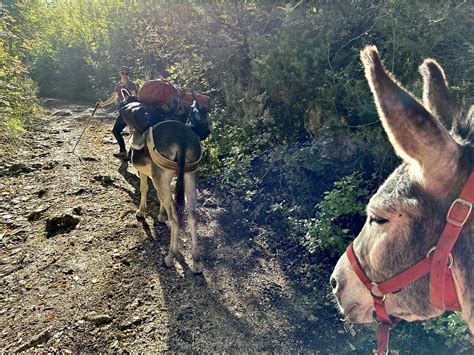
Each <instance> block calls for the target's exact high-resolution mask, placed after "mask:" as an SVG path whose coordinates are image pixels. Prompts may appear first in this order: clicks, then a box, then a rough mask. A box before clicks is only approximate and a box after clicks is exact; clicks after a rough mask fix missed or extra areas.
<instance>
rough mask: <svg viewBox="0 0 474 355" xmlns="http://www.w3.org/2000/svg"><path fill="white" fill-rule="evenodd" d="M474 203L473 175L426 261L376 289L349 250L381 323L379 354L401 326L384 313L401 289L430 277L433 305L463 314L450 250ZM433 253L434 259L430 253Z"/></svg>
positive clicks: (349, 256)
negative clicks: (388, 299) (392, 295)
mask: <svg viewBox="0 0 474 355" xmlns="http://www.w3.org/2000/svg"><path fill="white" fill-rule="evenodd" d="M473 203H474V171H473V172H471V175H470V176H469V178H468V179H467V181H466V183H465V184H464V187H463V190H462V191H461V194H460V197H459V198H458V199H456V200H455V201H454V202H453V203H452V205H451V207H450V208H449V211H448V214H447V217H446V221H447V223H446V225H445V227H444V229H443V232H442V233H441V236H440V238H439V240H438V243H437V244H436V247H434V248H432V249H431V250H430V251H429V252H428V254H427V255H426V258H424V259H423V260H421V261H419V262H418V263H416V264H415V265H413V266H411V267H410V268H408V269H407V270H405V271H403V272H401V273H400V274H398V275H396V276H394V277H392V278H390V279H388V280H387V281H384V282H382V283H381V284H379V285H377V284H376V283H374V282H372V281H371V280H370V279H369V278H368V277H367V275H366V274H365V272H364V270H363V269H362V267H361V266H360V264H359V262H358V260H357V257H356V255H355V253H354V249H353V247H352V243H351V244H350V245H349V246H348V247H347V250H346V255H347V257H348V259H349V262H350V263H351V265H352V268H353V270H354V272H355V273H356V275H357V276H358V277H359V279H360V281H362V283H363V284H364V286H365V287H366V288H367V289H368V290H369V291H370V293H371V294H372V297H373V301H374V308H375V312H376V314H377V317H378V319H379V325H378V327H377V343H378V346H377V354H387V353H388V340H389V334H390V330H391V328H392V326H393V325H395V324H396V323H398V322H399V320H400V319H398V318H392V319H391V318H390V316H389V315H388V313H387V310H386V309H385V296H386V295H387V294H389V293H393V292H395V291H398V290H400V289H402V288H403V287H405V286H407V285H409V284H411V283H412V282H414V281H416V280H418V279H419V278H421V277H423V276H424V275H426V274H428V273H431V277H430V303H431V304H432V305H433V306H434V307H436V308H438V309H441V310H443V311H444V310H445V309H449V310H460V309H461V306H460V304H459V301H458V298H457V295H456V289H455V287H454V280H453V277H452V274H451V270H450V268H451V266H452V264H453V262H454V260H453V257H452V255H451V250H452V249H453V247H454V244H455V243H456V241H457V240H458V238H459V235H460V234H461V231H462V228H463V226H464V225H465V224H466V223H467V221H468V220H469V217H470V215H471V212H472V205H473ZM433 251H434V255H433V258H430V257H431V253H432V252H433Z"/></svg>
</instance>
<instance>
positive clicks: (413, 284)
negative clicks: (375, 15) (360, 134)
mask: <svg viewBox="0 0 474 355" xmlns="http://www.w3.org/2000/svg"><path fill="white" fill-rule="evenodd" d="M361 60H362V63H363V65H364V68H365V75H366V78H367V80H368V83H369V86H370V89H371V91H372V93H373V95H374V98H375V103H376V106H377V111H378V114H379V118H380V120H381V122H382V124H383V127H384V129H385V132H386V133H387V135H388V137H389V140H390V142H391V144H392V146H393V148H394V149H395V152H396V153H397V155H399V156H400V157H401V159H402V160H403V162H402V164H401V165H400V166H399V167H398V168H397V169H396V170H395V171H394V172H393V173H392V174H391V175H390V176H389V177H388V178H387V180H386V181H385V183H384V184H383V185H382V186H381V187H380V188H379V189H378V191H377V192H376V193H375V195H373V196H372V198H371V199H370V201H369V203H368V205H367V220H366V222H365V225H364V227H363V229H362V230H361V232H360V234H359V235H358V237H357V238H356V239H355V240H354V242H353V244H352V245H351V246H350V247H349V248H348V250H347V251H346V253H344V254H343V255H342V256H341V258H340V259H339V261H338V263H337V265H336V267H335V269H334V272H333V274H332V276H331V286H332V288H333V294H334V295H335V297H336V299H337V302H338V305H339V308H340V311H341V312H342V313H343V315H344V317H345V320H347V321H349V322H353V323H369V322H372V321H373V320H374V315H375V313H376V311H377V308H378V307H377V303H379V302H378V301H380V302H381V303H383V306H384V311H385V312H386V313H385V314H386V316H387V318H388V319H397V318H400V319H405V320H408V321H414V320H422V319H427V318H431V317H434V316H437V315H439V314H441V313H442V312H443V311H444V309H445V308H448V309H449V307H448V306H446V307H444V306H443V305H441V306H440V305H439V304H436V306H435V305H433V302H432V301H431V302H430V300H431V299H430V293H431V292H433V290H431V291H430V287H431V288H433V286H432V285H431V286H430V277H431V278H433V277H434V276H432V275H433V271H431V274H429V271H428V272H426V273H425V274H423V275H421V274H420V275H421V276H420V277H415V276H413V275H414V274H416V273H417V272H418V271H417V270H418V269H417V270H414V269H413V271H412V270H410V272H409V274H410V275H403V277H401V278H408V279H410V278H411V280H410V282H407V283H405V284H403V285H401V286H400V287H392V286H394V285H393V284H395V283H396V282H398V281H399V280H398V279H392V278H394V277H395V276H397V275H399V274H401V273H403V271H404V270H407V269H409V268H410V267H412V266H413V265H415V264H417V263H420V262H421V263H424V264H426V265H427V268H428V269H429V268H430V267H431V266H430V258H431V257H433V254H436V253H437V251H436V250H432V251H431V252H430V250H431V249H432V248H433V247H434V246H436V245H437V243H438V240H439V239H440V235H442V233H444V229H445V225H446V220H447V217H446V216H447V215H448V211H451V210H450V206H451V204H453V201H455V200H456V199H457V198H458V197H459V196H460V194H462V193H461V190H463V186H464V184H465V182H466V180H467V179H468V177H469V176H470V174H471V171H472V169H473V160H472V154H471V153H472V151H473V142H472V141H471V135H472V133H473V129H472V127H473V122H474V106H473V107H471V108H470V109H469V110H463V109H462V108H461V106H460V105H458V104H457V103H456V102H455V101H454V100H453V98H452V94H451V93H450V91H449V86H448V83H447V81H446V77H445V74H444V71H443V69H442V68H441V66H440V65H439V64H438V63H437V62H436V61H434V60H432V59H427V60H425V61H424V62H423V64H422V65H421V66H420V68H419V71H420V73H421V75H422V77H423V100H422V103H421V102H419V101H418V100H416V99H415V98H414V97H413V96H412V95H411V94H409V93H408V92H407V91H406V90H404V89H403V88H402V87H401V86H400V84H398V83H397V81H396V80H395V79H394V78H393V76H392V74H390V73H389V72H388V71H387V70H386V69H385V68H384V66H383V64H382V62H381V60H380V58H379V54H378V51H377V49H376V48H375V47H373V46H368V47H366V48H365V49H364V50H362V52H361ZM469 180H471V179H469ZM463 191H464V190H463ZM462 203H464V201H462ZM453 206H454V204H453ZM465 206H467V207H466V209H469V208H470V206H469V203H468V202H466V204H465V205H461V208H463V207H465ZM456 208H458V206H456ZM468 213H470V210H469V212H468ZM448 219H449V218H448ZM453 228H457V227H453ZM472 228H473V223H472V221H469V220H468V221H467V222H466V224H465V225H464V227H463V228H460V229H459V232H460V235H459V237H458V239H457V242H456V244H455V246H454V248H453V249H452V251H451V255H450V260H449V264H452V267H451V269H450V277H452V279H453V280H454V289H455V297H456V295H457V301H458V302H457V304H458V305H459V306H460V308H461V310H462V317H463V318H464V319H465V320H466V321H467V322H468V324H469V326H470V329H471V332H472V331H473V330H474V322H473V318H472V305H473V302H472V297H473V293H472V283H473V277H472V276H473V274H472V239H473V237H472ZM438 249H440V248H438ZM427 255H428V256H427ZM424 260H427V261H426V262H425V261H424ZM433 260H434V257H433ZM443 265H445V264H443ZM422 266H423V267H424V265H422ZM361 274H362V275H361ZM363 274H365V276H364V275H363ZM451 275H452V276H451ZM391 279H392V280H394V281H393V282H392V285H390V286H388V284H387V280H391ZM443 279H444V273H443ZM383 283H386V284H387V287H386V289H385V290H382V285H381V284H383ZM378 285H380V287H378ZM434 291H436V290H434ZM445 304H447V300H445ZM376 317H377V318H379V320H380V318H381V317H380V314H379V312H378V311H377V313H376ZM388 322H390V321H389V320H388Z"/></svg>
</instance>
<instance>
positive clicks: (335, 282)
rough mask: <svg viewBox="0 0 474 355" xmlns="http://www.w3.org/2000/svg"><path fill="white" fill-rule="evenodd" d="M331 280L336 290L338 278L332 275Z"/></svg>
mask: <svg viewBox="0 0 474 355" xmlns="http://www.w3.org/2000/svg"><path fill="white" fill-rule="evenodd" d="M329 281H330V282H331V287H332V289H333V290H335V289H336V288H337V280H336V279H335V278H334V277H333V276H331V279H330V280H329Z"/></svg>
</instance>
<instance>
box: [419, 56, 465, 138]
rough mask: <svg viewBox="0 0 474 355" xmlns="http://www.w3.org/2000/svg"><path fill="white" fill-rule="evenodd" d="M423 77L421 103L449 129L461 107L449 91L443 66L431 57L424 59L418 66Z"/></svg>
mask: <svg viewBox="0 0 474 355" xmlns="http://www.w3.org/2000/svg"><path fill="white" fill-rule="evenodd" d="M418 70H419V72H420V74H421V76H422V77H423V104H424V105H425V107H426V108H427V109H428V110H429V111H430V112H431V113H432V114H433V115H434V116H435V117H436V118H437V119H438V120H439V121H440V122H441V123H442V124H443V125H444V126H445V127H446V129H447V130H448V131H449V130H451V127H452V126H453V120H454V119H455V118H456V117H457V116H458V115H459V113H460V111H461V107H460V106H459V105H458V104H457V103H456V101H455V100H454V97H453V95H452V94H451V92H450V91H449V86H448V82H447V80H446V76H445V74H444V71H443V68H442V67H441V65H439V64H438V63H437V62H436V61H435V60H433V59H425V61H424V62H423V64H422V65H420V67H419V68H418Z"/></svg>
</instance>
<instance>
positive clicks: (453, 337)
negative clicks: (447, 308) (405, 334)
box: [422, 312, 474, 353]
mask: <svg viewBox="0 0 474 355" xmlns="http://www.w3.org/2000/svg"><path fill="white" fill-rule="evenodd" d="M422 324H423V328H424V329H425V331H426V332H427V333H434V334H437V335H440V336H441V337H443V339H444V344H445V345H446V346H447V347H448V348H454V349H456V351H457V352H458V353H465V352H468V351H472V347H473V345H474V339H473V338H472V337H471V336H470V334H469V329H468V326H467V324H466V322H465V321H464V319H462V318H461V315H460V312H453V313H451V314H450V315H448V316H443V317H438V318H434V319H430V320H428V321H424V322H423V323H422Z"/></svg>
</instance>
